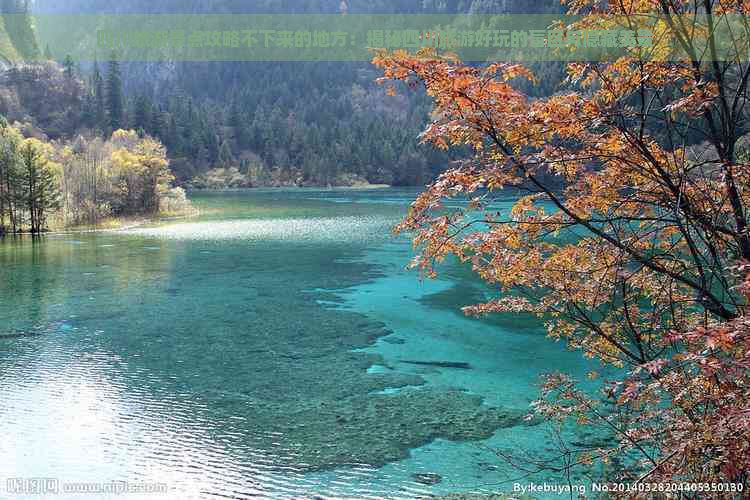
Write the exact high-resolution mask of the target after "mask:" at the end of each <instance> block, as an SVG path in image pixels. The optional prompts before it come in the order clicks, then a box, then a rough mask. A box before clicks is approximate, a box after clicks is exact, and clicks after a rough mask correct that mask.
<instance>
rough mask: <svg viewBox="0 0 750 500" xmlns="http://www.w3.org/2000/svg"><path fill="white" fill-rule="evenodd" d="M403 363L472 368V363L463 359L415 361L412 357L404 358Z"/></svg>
mask: <svg viewBox="0 0 750 500" xmlns="http://www.w3.org/2000/svg"><path fill="white" fill-rule="evenodd" d="M401 363H409V364H410V365H425V366H437V367H438V368H460V369H462V370H470V369H471V365H470V364H469V363H464V362H463V361H414V360H410V359H402V360H401Z"/></svg>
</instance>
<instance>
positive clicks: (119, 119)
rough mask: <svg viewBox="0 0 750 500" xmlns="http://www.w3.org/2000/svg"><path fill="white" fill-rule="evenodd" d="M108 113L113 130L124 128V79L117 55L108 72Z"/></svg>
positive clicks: (113, 54)
mask: <svg viewBox="0 0 750 500" xmlns="http://www.w3.org/2000/svg"><path fill="white" fill-rule="evenodd" d="M107 112H108V113H109V126H110V128H111V129H112V130H117V129H119V128H122V126H123V119H124V105H123V95H122V77H121V75H120V63H119V62H118V61H117V54H115V53H114V52H113V53H112V58H111V60H110V62H109V68H108V71H107Z"/></svg>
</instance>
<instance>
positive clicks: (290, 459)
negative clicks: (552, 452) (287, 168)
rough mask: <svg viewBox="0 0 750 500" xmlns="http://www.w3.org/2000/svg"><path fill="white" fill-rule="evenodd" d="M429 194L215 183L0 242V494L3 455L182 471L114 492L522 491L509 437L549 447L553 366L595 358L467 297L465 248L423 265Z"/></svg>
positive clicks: (26, 460)
mask: <svg viewBox="0 0 750 500" xmlns="http://www.w3.org/2000/svg"><path fill="white" fill-rule="evenodd" d="M415 195H416V191H414V190H407V189H382V190H371V191H367V190H357V191H353V190H312V189H296V190H291V189H290V190H247V191H232V192H218V193H203V192H197V193H191V195H190V197H191V199H193V201H194V202H195V203H196V204H197V205H198V207H199V208H200V209H201V215H200V216H199V217H197V218H192V219H187V220H172V221H168V222H164V223H161V224H154V225H149V226H141V227H135V228H130V229H127V230H122V231H106V232H95V233H73V234H60V235H48V236H45V237H44V238H43V239H42V240H41V241H37V242H33V241H31V240H30V239H27V238H17V239H12V238H8V239H6V240H5V241H3V242H1V243H0V293H2V296H3V300H2V302H1V303H0V320H2V322H1V323H0V324H1V325H2V327H0V391H2V394H3V401H2V403H1V404H0V433H1V435H2V436H3V439H2V440H1V441H0V472H1V474H0V476H2V477H0V497H4V495H3V494H2V493H3V488H4V487H5V484H4V483H5V481H4V479H3V477H4V478H14V477H23V478H32V477H51V478H59V480H60V481H63V482H74V481H85V482H107V481H112V480H123V481H131V482H158V483H165V484H167V485H168V488H169V489H168V492H167V494H166V495H161V496H159V495H157V496H154V495H153V494H151V495H147V494H144V495H127V496H123V495H119V496H113V497H112V498H115V497H117V498H124V497H125V498H175V499H178V498H179V499H183V498H250V497H253V498H257V497H261V498H309V497H310V496H313V495H321V496H324V497H335V498H419V497H424V496H425V495H428V494H442V493H448V492H452V491H469V490H476V491H510V485H509V484H507V483H505V481H508V480H510V479H512V478H513V477H515V476H517V475H518V474H517V472H515V471H514V470H512V468H511V467H509V466H508V464H506V463H504V462H503V461H502V460H500V459H499V457H498V456H497V454H496V453H494V452H493V450H495V449H498V448H502V449H507V448H515V447H520V446H523V447H528V448H532V449H534V450H536V451H538V452H540V453H545V452H549V450H548V449H547V448H548V445H547V439H548V438H547V437H546V436H545V433H544V429H543V426H538V425H532V424H533V422H532V423H529V422H527V421H525V420H524V418H523V417H524V415H526V414H527V413H528V411H529V406H528V405H529V403H530V402H531V401H532V400H533V399H534V398H535V397H536V383H537V381H538V379H537V378H538V375H539V374H540V373H542V372H547V371H554V370H562V371H566V372H569V373H572V374H574V375H576V376H578V377H584V376H585V373H586V371H587V369H588V367H587V366H586V365H585V364H584V362H583V360H582V358H581V357H580V355H579V354H577V353H571V352H567V351H566V350H565V348H564V346H563V345H562V344H559V343H554V342H552V341H550V340H549V339H547V338H546V337H545V334H544V329H543V328H542V327H541V325H540V324H539V323H537V322H536V321H535V320H532V319H529V318H521V317H516V318H506V317H503V318H495V319H489V320H477V319H470V318H466V317H464V316H463V314H462V313H461V312H460V307H461V306H464V305H468V304H471V303H473V302H475V301H477V300H481V299H482V298H483V297H484V296H485V294H486V293H488V290H487V289H485V288H484V287H483V285H482V284H481V283H479V282H478V281H477V280H476V279H475V278H473V277H472V276H471V275H470V274H469V273H468V272H466V271H465V270H463V269H461V268H459V267H458V266H456V265H455V264H449V265H448V266H447V267H446V268H445V269H444V273H443V274H441V276H440V278H439V279H437V280H428V281H420V280H419V279H418V278H419V277H418V275H417V274H416V273H414V272H407V271H405V270H404V266H405V265H406V264H407V263H408V261H409V259H410V258H411V247H410V243H409V241H408V240H407V239H404V238H396V237H393V236H392V235H391V233H390V228H391V227H392V226H393V225H394V224H395V223H396V222H397V221H398V220H399V219H400V218H401V217H402V216H403V214H404V213H405V211H406V209H407V208H408V205H409V203H410V202H411V201H412V199H413V198H414V196H415ZM509 202H510V200H509ZM538 479H539V480H540V481H541V480H543V479H544V477H540V478H538ZM550 479H554V478H550ZM69 497H70V498H90V497H91V496H90V495H89V496H86V495H78V496H76V495H72V494H71V495H69ZM17 498H21V497H17ZM55 498H66V496H65V495H62V496H60V495H58V496H57V497H55Z"/></svg>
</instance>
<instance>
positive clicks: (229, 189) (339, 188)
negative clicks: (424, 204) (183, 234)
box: [184, 184, 416, 193]
mask: <svg viewBox="0 0 750 500" xmlns="http://www.w3.org/2000/svg"><path fill="white" fill-rule="evenodd" d="M392 187H410V186H391V185H390V184H362V185H354V186H248V187H217V188H211V187H201V188H196V187H188V186H185V187H184V189H185V191H187V192H188V193H190V192H194V191H205V192H233V191H254V190H257V191H271V190H276V189H278V190H280V191H295V190H303V189H308V190H313V191H314V190H318V191H367V190H369V189H373V190H374V189H389V188H392ZM415 187H416V186H415Z"/></svg>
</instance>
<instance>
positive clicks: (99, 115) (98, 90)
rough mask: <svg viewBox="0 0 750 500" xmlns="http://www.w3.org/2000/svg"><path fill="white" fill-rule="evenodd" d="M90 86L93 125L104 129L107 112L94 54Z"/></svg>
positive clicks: (102, 84)
mask: <svg viewBox="0 0 750 500" xmlns="http://www.w3.org/2000/svg"><path fill="white" fill-rule="evenodd" d="M91 88H92V91H93V95H94V116H95V120H94V121H95V127H96V128H98V129H100V130H104V129H105V128H106V121H107V112H106V106H105V97H106V96H105V92H104V78H102V75H101V73H100V72H99V63H98V62H97V60H96V56H94V69H93V74H92V76H91Z"/></svg>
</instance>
